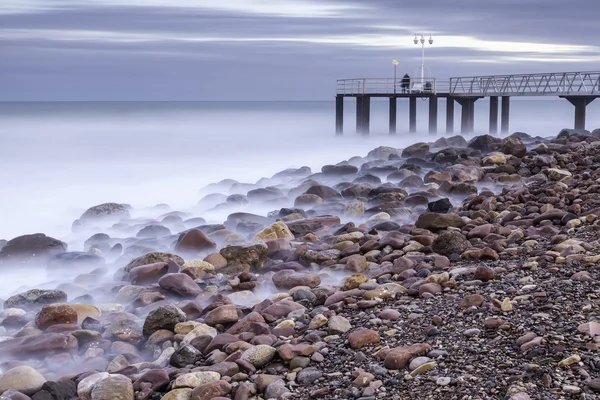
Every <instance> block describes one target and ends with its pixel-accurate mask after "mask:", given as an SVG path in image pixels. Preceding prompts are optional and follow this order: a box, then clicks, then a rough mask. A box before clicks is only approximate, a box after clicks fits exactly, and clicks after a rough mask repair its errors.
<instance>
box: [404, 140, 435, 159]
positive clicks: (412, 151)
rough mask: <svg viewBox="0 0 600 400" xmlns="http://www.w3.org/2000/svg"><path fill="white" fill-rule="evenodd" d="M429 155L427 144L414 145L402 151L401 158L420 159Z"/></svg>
mask: <svg viewBox="0 0 600 400" xmlns="http://www.w3.org/2000/svg"><path fill="white" fill-rule="evenodd" d="M427 153H429V145H428V144H427V143H423V142H420V143H415V144H413V145H410V146H408V147H407V148H405V149H404V150H402V158H410V157H420V156H425V155H427Z"/></svg>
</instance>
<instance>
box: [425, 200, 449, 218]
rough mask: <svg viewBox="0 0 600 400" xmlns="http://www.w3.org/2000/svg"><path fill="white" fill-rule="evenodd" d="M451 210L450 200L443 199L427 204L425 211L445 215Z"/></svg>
mask: <svg viewBox="0 0 600 400" xmlns="http://www.w3.org/2000/svg"><path fill="white" fill-rule="evenodd" d="M451 209H452V203H451V202H450V199H448V198H443V199H440V200H436V201H432V202H430V203H429V204H427V210H428V211H430V212H432V213H438V214H446V213H448V212H449V211H450V210H451Z"/></svg>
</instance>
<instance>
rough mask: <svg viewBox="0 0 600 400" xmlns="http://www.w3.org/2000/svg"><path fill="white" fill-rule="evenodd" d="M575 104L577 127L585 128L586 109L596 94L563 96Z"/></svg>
mask: <svg viewBox="0 0 600 400" xmlns="http://www.w3.org/2000/svg"><path fill="white" fill-rule="evenodd" d="M561 97H563V98H565V99H567V100H568V101H569V103H571V104H573V105H574V106H575V129H585V109H586V107H587V105H588V104H590V103H591V102H592V101H594V99H596V97H595V96H561Z"/></svg>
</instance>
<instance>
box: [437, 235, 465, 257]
mask: <svg viewBox="0 0 600 400" xmlns="http://www.w3.org/2000/svg"><path fill="white" fill-rule="evenodd" d="M468 248H469V241H468V240H467V238H466V237H465V236H464V235H463V234H462V233H460V232H456V231H447V232H442V233H441V234H440V235H439V236H438V237H437V238H435V240H434V241H433V245H432V246H431V249H432V250H433V251H435V252H436V253H438V254H441V255H443V256H451V255H453V254H458V255H460V254H462V253H463V252H464V251H465V250H467V249H468Z"/></svg>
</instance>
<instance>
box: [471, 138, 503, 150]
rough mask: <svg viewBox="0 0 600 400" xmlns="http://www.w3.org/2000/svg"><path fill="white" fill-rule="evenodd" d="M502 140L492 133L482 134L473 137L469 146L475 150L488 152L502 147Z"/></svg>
mask: <svg viewBox="0 0 600 400" xmlns="http://www.w3.org/2000/svg"><path fill="white" fill-rule="evenodd" d="M501 142H502V140H501V139H499V138H496V137H493V136H491V135H481V136H475V137H474V138H473V139H471V141H470V142H469V144H468V145H467V146H468V147H470V148H472V149H475V150H481V151H486V152H488V151H494V150H497V149H498V148H499V147H500V143H501Z"/></svg>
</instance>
